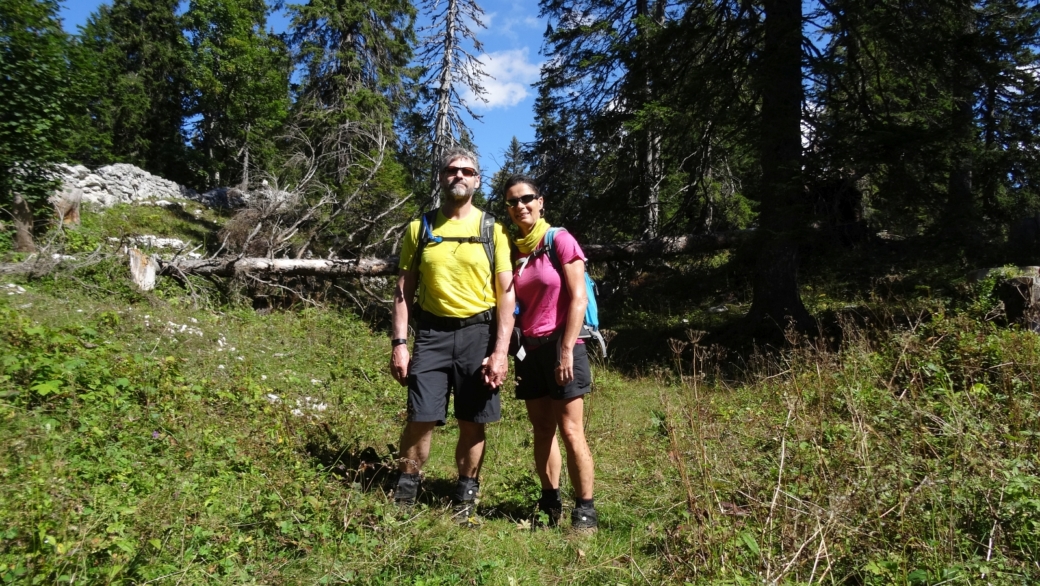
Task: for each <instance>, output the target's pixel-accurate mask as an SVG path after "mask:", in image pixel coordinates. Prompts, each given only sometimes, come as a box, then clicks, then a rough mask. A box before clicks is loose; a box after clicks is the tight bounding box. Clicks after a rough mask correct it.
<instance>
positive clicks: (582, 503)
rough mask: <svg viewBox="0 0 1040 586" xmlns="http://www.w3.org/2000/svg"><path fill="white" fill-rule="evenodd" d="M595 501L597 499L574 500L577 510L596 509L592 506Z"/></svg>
mask: <svg viewBox="0 0 1040 586" xmlns="http://www.w3.org/2000/svg"><path fill="white" fill-rule="evenodd" d="M594 500H595V499H579V498H575V499H574V507H575V508H577V509H592V508H595V506H594V505H593V504H592V501H594Z"/></svg>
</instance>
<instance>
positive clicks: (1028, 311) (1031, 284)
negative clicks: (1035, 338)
mask: <svg viewBox="0 0 1040 586" xmlns="http://www.w3.org/2000/svg"><path fill="white" fill-rule="evenodd" d="M997 295H998V296H999V297H1000V300H1001V301H1003V302H1004V313H1005V314H1006V315H1007V320H1008V323H1017V324H1019V325H1021V326H1022V327H1023V328H1024V329H1027V330H1029V331H1032V332H1038V333H1040V276H1032V277H1030V276H1024V277H1010V278H1008V279H1007V280H1006V281H1004V282H1002V283H1001V284H1000V285H998V288H997Z"/></svg>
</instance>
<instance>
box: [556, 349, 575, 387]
mask: <svg viewBox="0 0 1040 586" xmlns="http://www.w3.org/2000/svg"><path fill="white" fill-rule="evenodd" d="M572 380H574V348H560V360H559V361H557V363H556V384H558V385H560V386H561V387H565V386H567V385H568V384H570V382H571V381H572Z"/></svg>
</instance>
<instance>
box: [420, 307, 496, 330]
mask: <svg viewBox="0 0 1040 586" xmlns="http://www.w3.org/2000/svg"><path fill="white" fill-rule="evenodd" d="M494 317H495V310H494V309H493V308H492V309H489V310H487V311H482V312H480V313H478V314H476V315H471V316H469V317H441V316H439V315H434V314H432V313H430V312H428V311H426V310H424V309H420V310H419V320H418V321H419V326H420V327H422V326H429V327H431V328H433V329H435V330H461V329H462V328H466V327H469V326H475V325H477V324H486V323H488V322H489V321H491V320H492V319H494Z"/></svg>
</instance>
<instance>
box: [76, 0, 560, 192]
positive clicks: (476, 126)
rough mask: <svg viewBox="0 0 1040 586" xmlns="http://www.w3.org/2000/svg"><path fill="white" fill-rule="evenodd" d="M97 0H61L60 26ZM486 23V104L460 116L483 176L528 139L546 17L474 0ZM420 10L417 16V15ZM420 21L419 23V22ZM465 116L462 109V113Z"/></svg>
mask: <svg viewBox="0 0 1040 586" xmlns="http://www.w3.org/2000/svg"><path fill="white" fill-rule="evenodd" d="M105 3H107V2H104V1H102V0H62V2H61V17H62V19H63V21H64V22H63V26H64V28H65V30H66V31H68V32H70V33H76V32H78V30H79V28H78V27H79V26H81V25H83V24H85V23H86V21H87V17H89V16H90V14H91V13H93V12H94V11H95V10H97V7H98V6H100V5H101V4H105ZM479 5H480V6H481V8H483V9H484V14H485V16H486V18H485V22H484V24H486V25H487V28H486V29H484V30H481V31H478V32H477V36H478V38H479V39H480V41H481V42H482V43H483V45H484V54H483V55H481V56H480V60H481V62H483V64H484V70H485V71H486V72H487V73H489V74H490V75H491V76H492V77H493V78H494V79H488V80H486V81H485V84H484V86H485V88H486V89H487V90H488V93H487V95H486V96H485V98H486V99H487V100H488V102H487V104H483V103H480V102H478V101H475V100H472V99H470V107H471V108H472V109H473V111H474V112H475V113H476V114H478V115H480V116H481V117H482V121H481V122H475V121H473V120H471V119H469V118H468V117H466V122H467V124H468V125H469V127H470V129H471V130H472V131H473V135H474V138H475V140H476V143H477V147H478V148H479V149H480V166H481V167H482V170H483V172H484V176H485V179H487V180H490V178H491V175H492V174H493V173H494V172H495V171H497V170H498V169H499V167H500V166H501V164H502V152H503V151H504V150H505V149H506V147H507V146H508V145H509V141H510V140H511V139H512V137H513V136H516V137H517V138H518V139H519V140H520V141H521V142H530V141H532V140H534V128H532V126H531V125H532V124H534V97H535V92H534V90H533V89H532V88H531V84H532V83H534V82H535V81H537V80H538V70H539V67H540V66H541V63H542V56H541V55H539V53H538V50H539V48H540V47H541V45H542V33H544V32H545V25H546V22H545V20H544V19H540V18H538V5H537V3H536V2H534V1H532V0H527V1H516V2H512V1H510V0H483V1H480V2H479ZM422 20H423V18H422V15H420V21H422ZM269 24H270V26H272V27H274V28H275V30H279V29H284V27H285V26H286V20H285V19H284V17H282V18H279V17H278V15H276V16H275V17H274V18H272V19H271V20H270V22H269ZM421 24H422V23H421V22H420V23H419V25H420V26H421ZM464 116H465V114H464Z"/></svg>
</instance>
